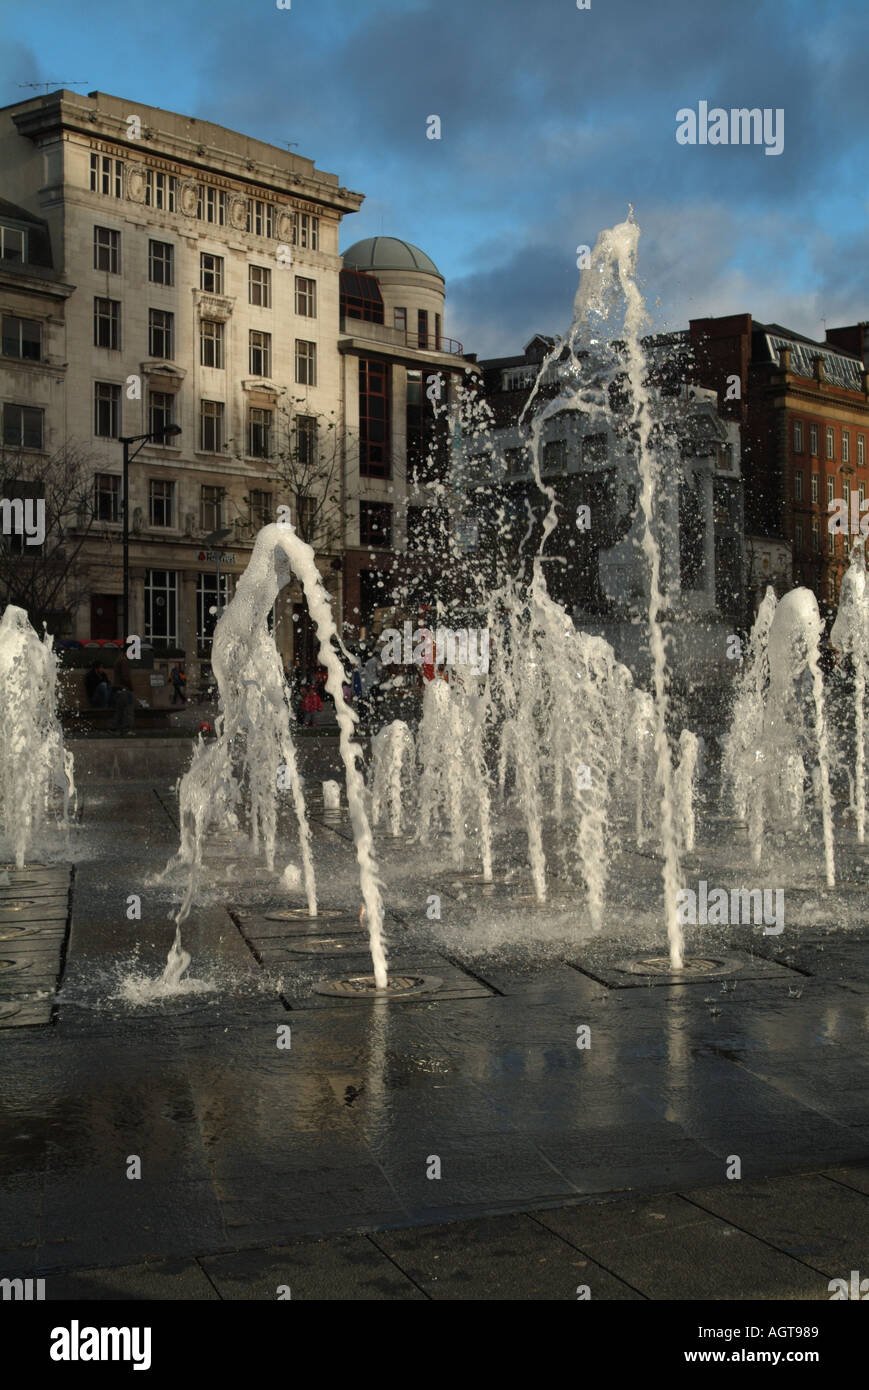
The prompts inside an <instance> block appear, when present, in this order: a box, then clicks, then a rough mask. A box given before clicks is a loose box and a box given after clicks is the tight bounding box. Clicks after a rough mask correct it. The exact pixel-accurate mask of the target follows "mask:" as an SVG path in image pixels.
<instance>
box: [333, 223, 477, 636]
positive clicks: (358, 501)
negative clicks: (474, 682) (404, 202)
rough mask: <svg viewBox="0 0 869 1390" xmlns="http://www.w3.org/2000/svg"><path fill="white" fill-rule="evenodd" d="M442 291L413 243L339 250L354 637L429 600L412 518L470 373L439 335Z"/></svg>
mask: <svg viewBox="0 0 869 1390" xmlns="http://www.w3.org/2000/svg"><path fill="white" fill-rule="evenodd" d="M444 295H445V287H444V278H443V276H442V275H441V273H440V271H439V270H438V268H437V266H436V265H435V264H434V262H433V261H432V260H431V259H430V258H429V257H428V256H427V255H426V254H425V252H424V251H421V250H420V249H419V247H417V246H412V245H411V244H410V243H409V242H405V241H399V240H398V239H397V238H394V237H371V238H368V239H366V240H364V241H360V242H357V243H356V244H355V245H353V246H351V247H349V248H348V250H347V251H345V252H344V256H343V270H342V275H341V324H340V326H341V332H342V335H343V336H342V339H341V343H340V352H341V358H342V370H343V395H344V400H345V402H346V424H347V429H346V437H347V446H346V473H345V476H346V488H347V496H348V507H347V517H346V530H345V547H344V565H345V595H346V600H345V623H346V626H347V628H348V630H350V631H351V632H355V633H360V634H362V635H367V634H368V633H369V632H370V631H371V630H372V628H379V627H381V626H382V625H383V624H384V623H386V621H387V617H388V623H389V624H394V623H396V622H398V623H400V622H402V621H403V620H404V619H405V618H406V617H408V618H415V617H417V616H419V612H418V609H419V607H423V608H424V607H426V606H427V604H426V599H427V598H428V597H430V595H427V593H426V582H427V581H426V579H425V577H424V574H423V569H424V565H423V564H421V563H420V561H421V552H420V546H419V540H420V526H419V524H418V523H419V518H420V517H421V516H422V515H423V513H425V512H427V511H429V510H430V507H431V505H432V502H431V489H432V486H433V485H435V486H436V485H437V484H438V483H439V482H442V481H443V479H444V478H445V476H446V474H447V472H448V469H449V418H450V413H451V409H452V406H453V404H454V402H455V398H456V396H457V394H458V391H459V387H460V385H461V383H462V382H463V381H464V380H465V379H466V377H467V376H468V375H469V374H474V373H475V371H476V368H475V367H474V366H473V364H472V360H471V359H470V358H468V357H466V356H465V355H464V353H463V349H462V344H461V343H458V342H455V341H454V340H453V339H451V338H448V337H446V336H445V335H444V332H443V323H444ZM399 557H400V558H399Z"/></svg>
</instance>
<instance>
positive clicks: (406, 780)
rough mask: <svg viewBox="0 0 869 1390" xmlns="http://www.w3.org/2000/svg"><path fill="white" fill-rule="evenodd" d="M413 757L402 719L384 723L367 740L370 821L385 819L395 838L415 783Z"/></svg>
mask: <svg viewBox="0 0 869 1390" xmlns="http://www.w3.org/2000/svg"><path fill="white" fill-rule="evenodd" d="M414 756H415V749H414V742H413V734H412V733H411V732H410V729H409V728H408V726H407V725H406V724H405V722H404V720H403V719H394V720H393V721H392V723H391V724H386V725H385V726H384V727H383V728H382V729H380V730H379V732H378V733H376V734H375V735H374V738H373V739H372V740H371V822H372V824H373V825H379V824H380V822H381V820H383V819H384V818H385V817H388V819H389V829H390V832H391V834H392V835H395V836H398V835H400V834H401V826H402V811H403V809H404V808H405V807H406V806H407V804H408V801H409V799H410V793H411V789H412V787H413V784H414V782H415V776H414V772H415V768H414Z"/></svg>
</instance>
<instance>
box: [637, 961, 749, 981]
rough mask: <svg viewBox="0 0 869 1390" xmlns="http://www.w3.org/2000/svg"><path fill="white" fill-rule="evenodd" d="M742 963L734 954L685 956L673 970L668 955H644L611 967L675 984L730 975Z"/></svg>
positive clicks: (740, 967) (741, 965)
mask: <svg viewBox="0 0 869 1390" xmlns="http://www.w3.org/2000/svg"><path fill="white" fill-rule="evenodd" d="M743 965H744V962H743V961H741V960H739V959H738V958H737V957H736V956H715V957H713V956H686V957H685V960H684V963H683V965H682V968H681V969H675V970H674V968H673V966H672V965H671V964H670V957H669V956H644V957H642V958H641V959H640V960H627V961H619V962H618V964H617V965H615V966H613V969H614V970H617V971H618V972H619V973H620V974H622V975H646V976H648V977H649V978H650V979H656V980H659V981H661V982H663V981H666V982H667V983H668V984H674V985H677V984H689V983H691V982H692V981H694V980H709V979H716V978H717V977H718V976H721V975H732V974H734V973H735V972H736V971H737V970H741V969H742V967H743Z"/></svg>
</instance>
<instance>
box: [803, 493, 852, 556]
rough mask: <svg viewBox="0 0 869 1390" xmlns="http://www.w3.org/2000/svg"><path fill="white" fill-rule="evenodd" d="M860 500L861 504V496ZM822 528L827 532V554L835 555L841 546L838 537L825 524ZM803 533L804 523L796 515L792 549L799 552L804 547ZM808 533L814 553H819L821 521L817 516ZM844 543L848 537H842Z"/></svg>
mask: <svg viewBox="0 0 869 1390" xmlns="http://www.w3.org/2000/svg"><path fill="white" fill-rule="evenodd" d="M860 502H861V505H862V503H863V498H862V497H861V499H860ZM824 529H825V530H826V532H827V554H828V555H836V554H837V553H838V552H839V550H840V549H841V548H842V547H841V545H840V544H839V540H840V537H839V535H838V534H837V533H836V532H835V531H830V530H829V528H828V527H827V526H826V524H825V527H824ZM805 534H806V532H805V523H804V521H803V519H802V517H797V518H796V520H795V521H794V551H795V552H797V553H799V552H801V551H802V550H804V548H805ZM810 535H811V543H812V551H813V553H814V554H815V555H819V554H820V552H821V523H820V521H819V520H817V518H815V519H813V520H812V524H811V531H810ZM846 543H849V542H848V538H847V537H844V538H843V539H842V544H843V545H844V544H846Z"/></svg>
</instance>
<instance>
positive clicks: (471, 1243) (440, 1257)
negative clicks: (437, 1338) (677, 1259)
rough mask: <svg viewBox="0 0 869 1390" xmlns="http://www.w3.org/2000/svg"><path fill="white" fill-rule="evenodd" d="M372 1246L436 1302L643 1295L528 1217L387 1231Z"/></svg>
mask: <svg viewBox="0 0 869 1390" xmlns="http://www.w3.org/2000/svg"><path fill="white" fill-rule="evenodd" d="M371 1239H372V1240H373V1242H374V1243H375V1244H376V1245H377V1246H378V1247H379V1248H380V1249H381V1250H383V1251H385V1252H386V1253H387V1254H388V1255H389V1257H390V1259H391V1260H392V1261H394V1263H395V1264H396V1265H397V1266H398V1268H399V1269H400V1270H403V1271H405V1272H406V1273H407V1274H408V1275H409V1276H410V1277H411V1278H412V1279H413V1281H414V1284H416V1285H417V1286H418V1287H419V1288H420V1289H423V1290H424V1291H425V1293H426V1295H427V1296H428V1297H429V1298H432V1299H450V1300H453V1299H461V1300H473V1301H474V1302H479V1301H482V1300H487V1299H504V1300H510V1301H512V1300H522V1301H523V1302H524V1301H526V1300H535V1299H546V1300H561V1299H568V1300H571V1301H575V1300H576V1299H577V1297H578V1293H577V1290H578V1288H579V1286H580V1285H582V1286H585V1287H587V1288H588V1290H589V1293H590V1296H591V1298H592V1299H593V1300H598V1299H602V1298H606V1299H615V1300H620V1301H622V1300H624V1301H628V1302H630V1301H637V1300H641V1299H642V1297H643V1296H642V1294H640V1293H638V1292H637V1291H636V1290H635V1289H632V1288H631V1287H630V1286H629V1285H628V1284H626V1283H624V1282H623V1281H622V1280H621V1279H617V1278H615V1277H614V1276H613V1275H612V1274H610V1272H609V1271H608V1270H606V1269H604V1268H603V1267H602V1266H601V1265H599V1264H597V1263H596V1262H595V1261H594V1260H592V1259H590V1258H589V1257H588V1256H586V1255H583V1254H581V1253H580V1252H579V1251H578V1250H575V1249H573V1247H572V1246H570V1245H568V1244H567V1243H566V1242H564V1241H562V1240H561V1239H560V1237H559V1236H557V1235H556V1234H555V1233H554V1232H550V1231H548V1230H546V1229H545V1228H544V1227H542V1226H541V1225H540V1224H539V1223H537V1222H535V1221H533V1220H532V1219H531V1218H529V1217H528V1216H524V1215H518V1216H501V1217H488V1218H485V1219H483V1220H476V1221H463V1222H461V1223H452V1222H451V1223H447V1224H445V1225H442V1226H426V1227H421V1228H417V1229H414V1230H411V1231H384V1232H378V1234H377V1235H375V1236H372V1237H371Z"/></svg>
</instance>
